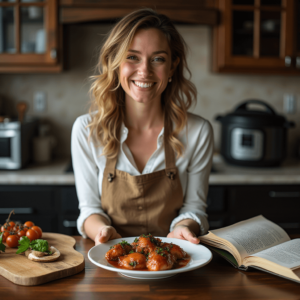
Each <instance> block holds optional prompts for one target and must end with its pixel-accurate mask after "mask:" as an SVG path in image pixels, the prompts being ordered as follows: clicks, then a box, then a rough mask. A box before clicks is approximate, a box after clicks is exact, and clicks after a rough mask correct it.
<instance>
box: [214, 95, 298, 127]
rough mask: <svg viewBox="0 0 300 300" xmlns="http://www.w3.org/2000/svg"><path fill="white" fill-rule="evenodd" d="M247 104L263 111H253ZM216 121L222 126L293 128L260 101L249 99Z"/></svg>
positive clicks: (292, 125)
mask: <svg viewBox="0 0 300 300" xmlns="http://www.w3.org/2000/svg"><path fill="white" fill-rule="evenodd" d="M249 104H259V105H262V106H264V108H265V110H253V109H250V108H249ZM216 120H218V121H220V122H221V123H222V124H224V125H228V124H233V123H234V124H239V125H243V126H247V127H248V126H251V127H253V126H280V127H282V126H283V127H286V128H288V127H294V123H293V122H288V121H287V120H286V119H285V117H283V116H281V115H278V114H277V113H276V112H275V110H274V109H273V108H272V107H271V106H270V105H268V104H267V103H265V102H264V101H262V100H256V99H250V100H246V101H244V102H242V103H241V104H239V105H238V106H237V107H236V108H235V109H234V111H233V112H231V113H229V114H227V115H225V116H217V117H216Z"/></svg>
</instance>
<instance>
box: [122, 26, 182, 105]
mask: <svg viewBox="0 0 300 300" xmlns="http://www.w3.org/2000/svg"><path fill="white" fill-rule="evenodd" d="M176 65H177V63H173V64H172V59H171V50H170V48H169V45H168V41H167V39H166V37H165V36H164V34H163V33H162V32H161V31H160V30H158V29H154V28H151V29H140V30H139V31H137V33H136V34H135V36H134V38H133V41H132V44H131V45H130V47H129V50H128V52H127V55H126V58H125V60H124V61H123V62H122V63H121V65H120V69H119V71H120V82H121V85H122V88H123V89H124V91H125V93H126V100H128V99H130V98H131V99H132V100H134V101H136V102H140V103H149V102H152V101H160V99H161V94H162V92H163V91H164V90H165V88H166V87H167V85H168V83H169V82H168V80H169V78H170V77H172V75H173V71H174V69H175V67H176Z"/></svg>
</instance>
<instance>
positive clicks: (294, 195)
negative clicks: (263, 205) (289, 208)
mask: <svg viewBox="0 0 300 300" xmlns="http://www.w3.org/2000/svg"><path fill="white" fill-rule="evenodd" d="M269 196H270V197H271V198H281V197H283V198H284V197H286V198H298V197H300V192H275V191H271V192H270V193H269Z"/></svg>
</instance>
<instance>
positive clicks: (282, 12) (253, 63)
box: [214, 0, 300, 74]
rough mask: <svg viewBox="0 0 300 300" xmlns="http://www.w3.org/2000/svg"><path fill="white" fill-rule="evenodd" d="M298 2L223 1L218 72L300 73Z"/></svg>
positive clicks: (216, 58) (216, 39)
mask: <svg viewBox="0 0 300 300" xmlns="http://www.w3.org/2000/svg"><path fill="white" fill-rule="evenodd" d="M297 1H298V0H291V1H285V0H274V1H270V0H247V1H242V0H224V1H223V0H222V1H219V9H220V11H221V22H220V25H219V26H217V27H216V28H215V30H214V35H215V36H214V42H215V44H214V48H215V56H214V69H215V71H218V72H222V71H223V72H226V71H228V72H231V71H232V72H233V71H240V72H252V73H261V72H265V73H274V71H276V72H277V73H283V74H284V73H285V74H300V72H299V70H298V69H297V67H296V55H297V54H296V51H295V49H296V48H295V46H296V45H295V33H296V30H297V22H296V18H295V8H296V7H297V6H296V4H297ZM299 64H300V62H299Z"/></svg>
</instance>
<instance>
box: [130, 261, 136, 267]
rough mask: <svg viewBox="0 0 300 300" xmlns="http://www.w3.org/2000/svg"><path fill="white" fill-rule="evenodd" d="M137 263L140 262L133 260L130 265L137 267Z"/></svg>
mask: <svg viewBox="0 0 300 300" xmlns="http://www.w3.org/2000/svg"><path fill="white" fill-rule="evenodd" d="M137 264H138V262H137V261H131V262H130V263H129V265H130V266H132V267H133V268H135V267H136V265H137Z"/></svg>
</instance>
